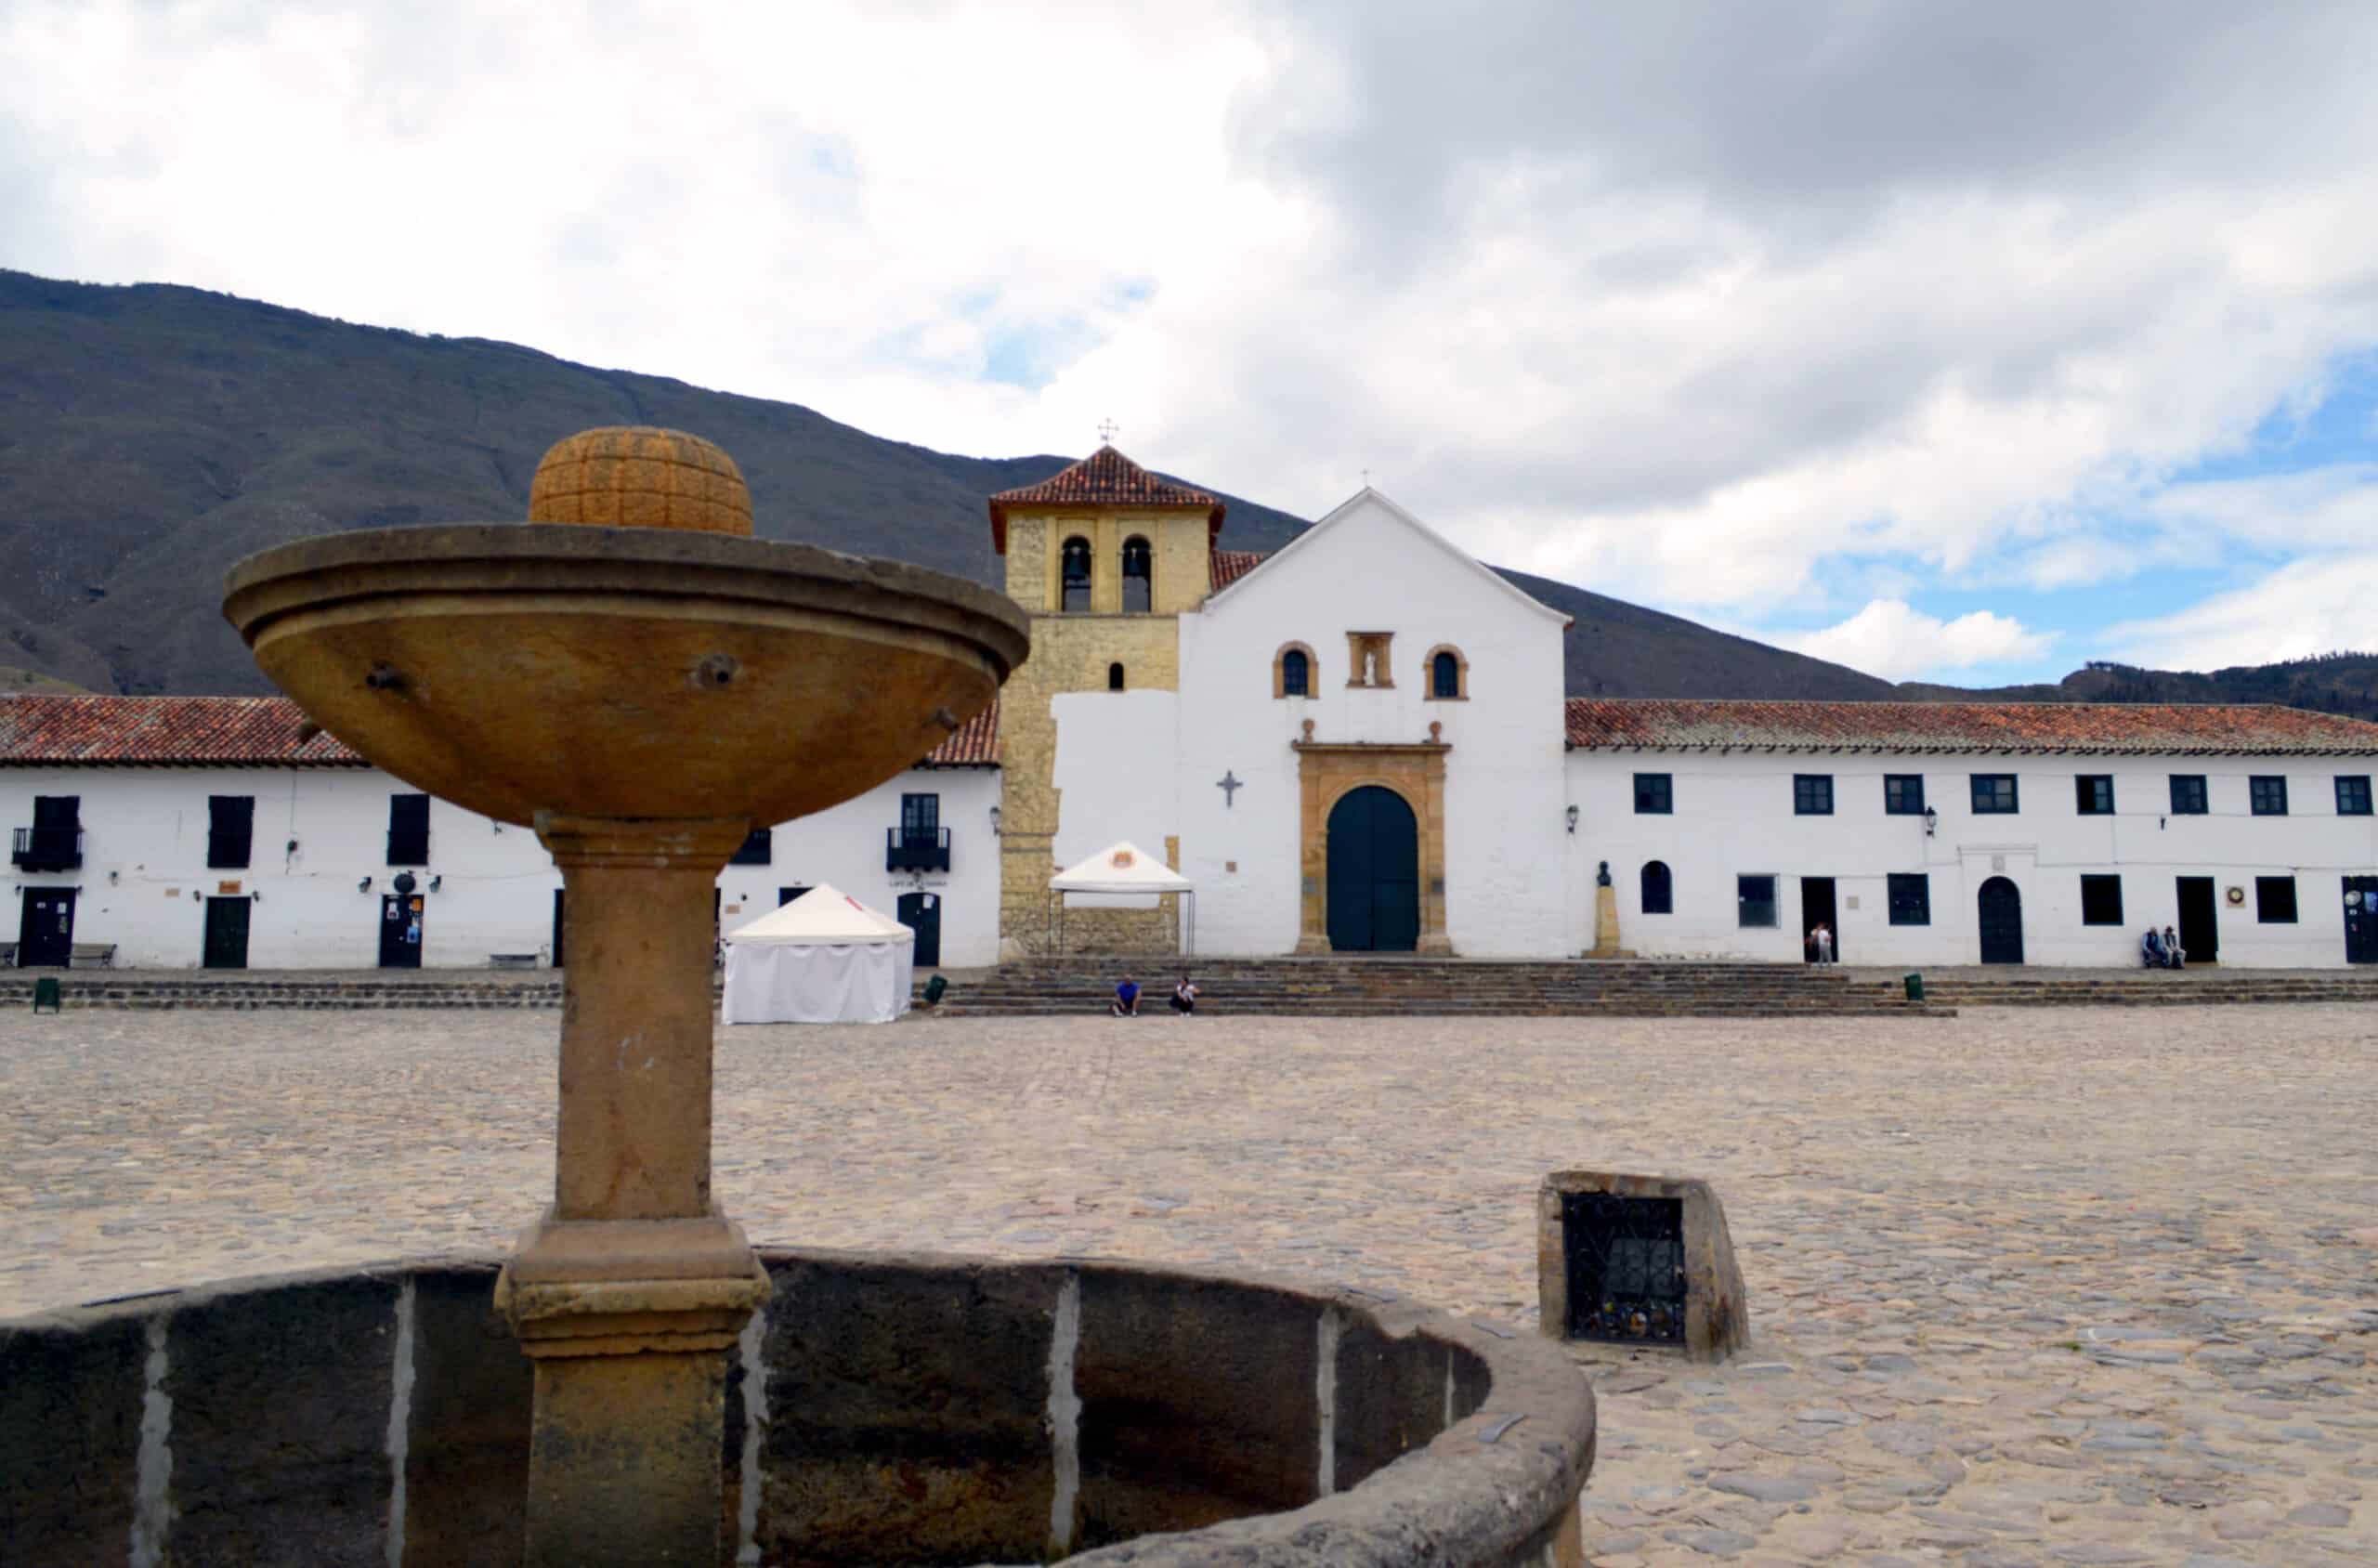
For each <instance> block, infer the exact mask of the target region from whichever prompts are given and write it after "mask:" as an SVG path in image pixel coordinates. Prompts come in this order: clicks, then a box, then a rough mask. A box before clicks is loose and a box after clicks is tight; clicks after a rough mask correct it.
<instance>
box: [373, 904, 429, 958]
mask: <svg viewBox="0 0 2378 1568" xmlns="http://www.w3.org/2000/svg"><path fill="white" fill-rule="evenodd" d="M424 902H425V900H424V899H423V898H422V895H420V894H418V893H384V894H382V895H380V967H381V968H382V969H419V968H420V967H421V917H422V912H423V911H422V905H423V903H424Z"/></svg>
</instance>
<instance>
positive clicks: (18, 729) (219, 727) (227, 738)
mask: <svg viewBox="0 0 2378 1568" xmlns="http://www.w3.org/2000/svg"><path fill="white" fill-rule="evenodd" d="M62 763H75V764H90V765H97V766H113V767H139V766H150V767H158V766H178V767H257V766H274V767H363V766H366V765H368V764H365V762H364V761H363V759H362V758H361V757H359V756H358V755H357V754H356V753H355V752H353V751H349V750H347V748H346V746H345V745H344V744H343V743H342V742H341V741H340V740H339V739H338V738H337V737H336V736H333V735H330V734H327V733H325V732H323V731H321V730H319V729H316V728H315V727H314V725H312V723H311V722H310V721H309V720H307V717H306V715H305V714H304V713H302V712H299V711H298V708H297V704H295V703H294V702H292V701H290V700H289V699H287V698H285V697H0V767H31V766H36V765H40V764H62Z"/></svg>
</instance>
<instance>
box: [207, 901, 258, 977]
mask: <svg viewBox="0 0 2378 1568" xmlns="http://www.w3.org/2000/svg"><path fill="white" fill-rule="evenodd" d="M248 909H249V904H248V901H247V900H246V899H244V898H210V899H208V900H207V901H206V947H205V951H204V954H203V957H202V959H201V960H200V961H201V962H203V964H204V965H205V966H206V967H207V968H209V969H245V968H247V967H248Z"/></svg>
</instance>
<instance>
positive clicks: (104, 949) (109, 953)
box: [66, 942, 115, 969]
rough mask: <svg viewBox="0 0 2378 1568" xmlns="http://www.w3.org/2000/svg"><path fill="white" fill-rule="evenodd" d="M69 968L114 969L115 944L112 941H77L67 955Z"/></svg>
mask: <svg viewBox="0 0 2378 1568" xmlns="http://www.w3.org/2000/svg"><path fill="white" fill-rule="evenodd" d="M66 967H67V968H69V969H113V968H114V967H115V944H114V943H112V942H77V943H75V944H74V947H73V950H72V952H71V953H69V954H68V955H67V959H66Z"/></svg>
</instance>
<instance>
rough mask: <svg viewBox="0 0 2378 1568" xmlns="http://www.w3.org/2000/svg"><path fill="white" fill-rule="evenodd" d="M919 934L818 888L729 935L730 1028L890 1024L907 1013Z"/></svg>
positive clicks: (724, 1007)
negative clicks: (744, 1025)
mask: <svg viewBox="0 0 2378 1568" xmlns="http://www.w3.org/2000/svg"><path fill="white" fill-rule="evenodd" d="M916 940H917V934H916V933H915V932H913V931H911V930H909V929H908V927H907V926H905V925H902V924H901V923H900V922H899V921H895V920H894V919H893V918H892V917H891V916H889V915H887V914H884V913H883V912H882V911H881V910H878V909H870V908H868V907H867V906H866V905H864V904H862V903H860V902H859V901H858V900H857V899H856V898H853V897H852V896H851V895H849V894H847V893H844V892H843V891H842V890H841V889H840V888H837V887H834V886H832V885H830V884H828V883H823V882H821V883H819V884H818V885H817V886H816V887H813V888H811V889H810V890H809V891H808V892H806V893H804V894H803V895H801V896H800V897H798V898H796V899H794V900H793V901H792V902H791V903H790V904H786V905H783V906H781V907H779V908H775V909H772V910H770V911H769V912H768V913H766V914H764V915H762V916H761V917H760V918H759V919H758V920H755V921H751V924H749V925H746V926H743V927H741V928H740V929H739V930H736V931H730V932H728V933H727V934H726V990H725V997H724V998H723V999H722V1000H721V1002H720V1004H719V1016H720V1017H721V1019H722V1020H724V1021H725V1022H726V1023H729V1024H888V1023H890V1022H891V1021H892V1020H893V1019H895V1018H897V1017H898V1016H900V1014H902V1013H906V1012H907V1011H908V985H909V981H910V980H911V978H912V977H913V976H914V974H915V973H916V964H917V954H916Z"/></svg>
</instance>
